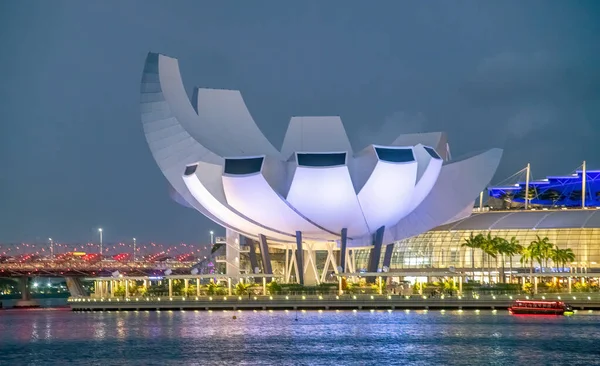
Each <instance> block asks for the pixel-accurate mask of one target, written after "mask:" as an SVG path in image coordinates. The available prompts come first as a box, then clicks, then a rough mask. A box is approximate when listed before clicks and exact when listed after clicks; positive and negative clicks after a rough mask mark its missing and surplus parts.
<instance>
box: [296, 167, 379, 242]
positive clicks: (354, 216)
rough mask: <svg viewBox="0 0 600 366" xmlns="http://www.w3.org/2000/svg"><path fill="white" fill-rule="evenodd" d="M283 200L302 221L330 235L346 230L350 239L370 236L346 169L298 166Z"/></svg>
mask: <svg viewBox="0 0 600 366" xmlns="http://www.w3.org/2000/svg"><path fill="white" fill-rule="evenodd" d="M286 199H287V201H288V202H289V203H290V204H291V205H292V206H293V207H294V208H295V209H296V210H298V211H299V212H300V213H301V214H302V215H303V216H304V217H306V218H308V219H309V220H310V221H312V222H314V223H316V224H318V225H319V226H321V227H324V228H326V229H327V230H329V231H332V232H336V233H339V232H341V231H342V229H343V228H347V229H348V236H350V237H353V236H361V235H365V234H367V233H369V228H368V226H367V224H366V221H365V218H364V216H363V215H362V210H361V209H360V205H359V203H358V199H357V197H356V192H355V191H354V187H353V185H352V181H351V179H350V173H349V172H348V167H347V166H345V165H343V166H336V167H304V166H298V167H297V168H296V171H295V173H294V177H293V179H292V184H291V186H290V190H289V193H288V196H287V198H286Z"/></svg>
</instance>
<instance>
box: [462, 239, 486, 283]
mask: <svg viewBox="0 0 600 366" xmlns="http://www.w3.org/2000/svg"><path fill="white" fill-rule="evenodd" d="M484 239H485V238H484V237H483V235H482V234H477V235H475V236H474V235H473V232H471V235H470V236H469V237H468V238H466V239H465V242H464V243H462V245H461V246H463V247H467V248H471V268H472V271H471V274H472V277H473V278H475V249H480V248H481V245H482V243H483V241H484Z"/></svg>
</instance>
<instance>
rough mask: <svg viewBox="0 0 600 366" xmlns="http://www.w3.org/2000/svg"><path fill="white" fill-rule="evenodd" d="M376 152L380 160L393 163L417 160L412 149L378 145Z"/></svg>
mask: <svg viewBox="0 0 600 366" xmlns="http://www.w3.org/2000/svg"><path fill="white" fill-rule="evenodd" d="M375 152H376V153H377V156H378V157H379V160H382V161H388V162H391V163H407V162H410V161H415V156H414V154H413V151H412V149H390V148H385V147H376V148H375Z"/></svg>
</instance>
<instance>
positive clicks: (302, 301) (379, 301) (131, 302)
mask: <svg viewBox="0 0 600 366" xmlns="http://www.w3.org/2000/svg"><path fill="white" fill-rule="evenodd" d="M514 300H516V298H515V299H514ZM514 300H513V299H508V298H501V299H498V298H491V297H490V298H489V299H488V298H457V297H455V298H447V299H440V298H433V299H432V298H426V299H423V298H415V297H410V298H406V297H403V296H392V295H375V296H369V295H363V296H348V295H346V296H260V297H257V296H255V297H253V298H250V299H248V298H247V297H244V296H214V297H189V298H183V297H173V298H141V297H138V298H135V297H134V298H127V299H123V298H107V299H98V298H71V299H69V301H68V305H69V306H70V307H71V309H72V310H73V311H126V310H132V311H135V310H153V311H160V310H206V311H208V310H234V311H235V310H467V309H472V310H478V309H479V310H486V309H488V310H506V309H508V307H510V306H511V304H512V302H513V301H514ZM548 300H550V299H548ZM561 301H565V302H567V303H569V304H571V305H572V306H573V308H574V309H577V310H600V300H597V299H593V300H591V299H588V298H585V297H583V298H581V299H571V300H568V299H564V300H561Z"/></svg>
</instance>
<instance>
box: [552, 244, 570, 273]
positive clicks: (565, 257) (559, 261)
mask: <svg viewBox="0 0 600 366" xmlns="http://www.w3.org/2000/svg"><path fill="white" fill-rule="evenodd" d="M550 259H552V261H553V262H554V263H555V264H556V266H557V267H558V266H561V268H562V272H564V271H565V264H567V263H570V262H573V261H574V260H575V253H573V250H571V249H570V248H567V249H559V248H554V249H552V252H551V253H550Z"/></svg>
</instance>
